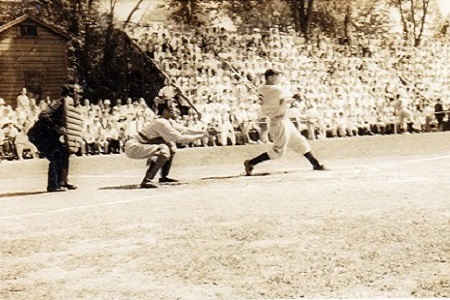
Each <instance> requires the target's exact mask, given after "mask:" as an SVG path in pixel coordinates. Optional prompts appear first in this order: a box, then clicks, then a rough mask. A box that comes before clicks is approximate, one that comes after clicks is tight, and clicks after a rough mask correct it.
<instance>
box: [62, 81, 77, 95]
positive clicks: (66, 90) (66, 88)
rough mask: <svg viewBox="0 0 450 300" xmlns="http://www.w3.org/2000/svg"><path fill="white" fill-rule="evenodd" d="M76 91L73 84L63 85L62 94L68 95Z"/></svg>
mask: <svg viewBox="0 0 450 300" xmlns="http://www.w3.org/2000/svg"><path fill="white" fill-rule="evenodd" d="M73 92H74V88H73V85H71V84H64V85H63V86H61V96H67V95H69V94H71V93H73Z"/></svg>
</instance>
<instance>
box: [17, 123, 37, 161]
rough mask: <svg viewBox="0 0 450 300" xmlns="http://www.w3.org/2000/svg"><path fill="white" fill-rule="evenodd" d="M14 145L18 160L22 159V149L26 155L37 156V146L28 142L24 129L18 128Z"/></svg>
mask: <svg viewBox="0 0 450 300" xmlns="http://www.w3.org/2000/svg"><path fill="white" fill-rule="evenodd" d="M15 146H16V150H17V157H18V159H19V160H23V156H24V153H25V152H24V151H26V152H27V156H29V157H30V158H36V157H37V152H38V151H37V148H36V146H35V145H33V144H32V143H31V142H30V140H29V139H28V136H27V134H26V133H25V132H24V131H21V130H19V132H18V134H17V136H16V139H15Z"/></svg>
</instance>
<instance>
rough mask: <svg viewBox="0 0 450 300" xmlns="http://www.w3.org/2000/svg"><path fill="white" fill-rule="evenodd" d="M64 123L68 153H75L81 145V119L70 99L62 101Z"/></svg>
mask: <svg viewBox="0 0 450 300" xmlns="http://www.w3.org/2000/svg"><path fill="white" fill-rule="evenodd" d="M64 112H65V123H66V129H67V147H68V150H69V152H71V153H74V152H77V150H78V148H80V147H81V145H82V138H81V131H82V128H83V118H82V116H81V113H80V111H79V110H78V108H76V107H75V105H74V100H73V99H72V98H71V97H66V98H65V99H64Z"/></svg>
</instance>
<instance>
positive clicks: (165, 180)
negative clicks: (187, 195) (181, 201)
mask: <svg viewBox="0 0 450 300" xmlns="http://www.w3.org/2000/svg"><path fill="white" fill-rule="evenodd" d="M173 182H179V180H176V179H173V178H169V177H161V178H160V179H159V183H173Z"/></svg>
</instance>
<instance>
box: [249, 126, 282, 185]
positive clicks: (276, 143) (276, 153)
mask: <svg viewBox="0 0 450 300" xmlns="http://www.w3.org/2000/svg"><path fill="white" fill-rule="evenodd" d="M269 134H270V136H271V138H272V141H273V145H272V148H270V149H269V151H267V152H264V153H262V154H260V155H258V156H256V157H254V158H252V159H250V160H246V161H244V167H245V174H246V175H247V176H252V175H253V173H252V172H253V168H254V167H255V166H256V165H257V164H259V163H262V162H264V161H266V160H269V159H277V158H280V157H282V156H283V154H284V152H286V148H287V145H288V141H289V134H288V132H287V131H286V128H285V124H284V122H283V121H276V122H271V123H270V129H269Z"/></svg>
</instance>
